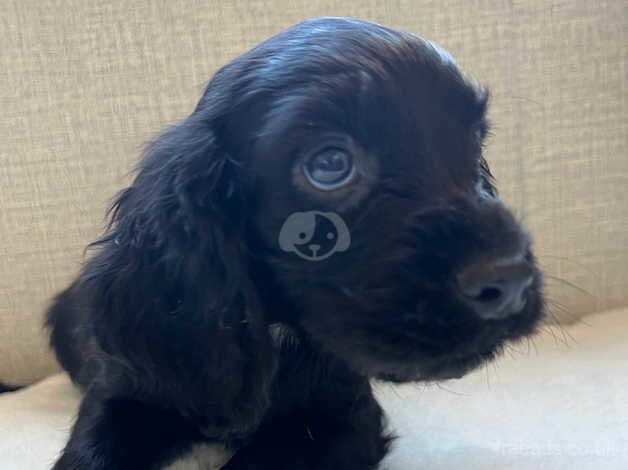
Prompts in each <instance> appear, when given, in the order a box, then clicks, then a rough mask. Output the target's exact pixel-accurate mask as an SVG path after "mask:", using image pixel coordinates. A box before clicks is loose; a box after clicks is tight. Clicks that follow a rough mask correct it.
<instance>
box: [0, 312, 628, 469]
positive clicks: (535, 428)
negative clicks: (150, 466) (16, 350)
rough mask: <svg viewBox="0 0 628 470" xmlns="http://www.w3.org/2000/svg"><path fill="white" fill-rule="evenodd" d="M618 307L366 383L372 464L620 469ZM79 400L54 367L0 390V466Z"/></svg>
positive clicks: (38, 441) (205, 451)
mask: <svg viewBox="0 0 628 470" xmlns="http://www.w3.org/2000/svg"><path fill="white" fill-rule="evenodd" d="M626 315H628V310H627V309H623V310H616V311H613V312H607V313H604V314H598V315H594V316H591V317H588V318H587V320H586V323H580V324H578V325H574V326H571V327H565V328H564V331H561V330H554V331H550V330H548V331H546V332H545V333H544V334H542V335H541V336H539V337H537V338H536V339H535V340H534V341H533V342H532V343H530V344H529V345H528V344H527V343H524V344H521V345H518V346H516V347H515V348H513V350H512V351H510V353H509V354H506V355H505V356H504V357H502V358H501V359H500V360H499V361H497V362H496V363H494V364H492V365H489V366H488V367H487V368H486V369H482V370H478V371H477V372H474V373H472V374H471V375H469V376H467V377H465V378H463V379H461V380H454V381H448V382H446V383H444V384H442V385H440V386H425V385H404V386H396V387H393V386H392V385H385V384H376V390H377V394H378V397H379V400H380V403H382V405H383V406H384V408H385V409H386V412H387V414H388V416H389V418H390V427H391V429H393V430H394V431H396V433H397V434H398V435H399V436H400V437H399V439H398V440H397V441H396V442H395V445H394V450H393V452H392V454H391V455H390V456H389V457H387V459H386V460H385V463H384V464H383V465H382V468H383V469H388V470H419V469H430V470H459V469H461V468H464V469H466V470H487V469H514V470H524V469H525V470H528V469H529V470H533V469H539V468H541V469H543V468H545V469H552V470H563V469H564V470H573V469H578V470H599V469H601V468H603V469H606V470H615V469H616V470H620V469H626V468H628V401H627V400H626V390H628V374H626V368H627V366H628V329H627V328H626V327H625V323H626V322H625V318H626ZM79 398H80V397H79V393H78V392H77V391H76V390H75V389H74V388H73V387H72V385H71V384H70V382H69V380H68V378H67V376H66V375H64V374H59V375H55V376H52V377H50V378H48V379H46V380H44V381H43V382H40V383H38V384H36V385H33V386H31V387H29V388H27V389H26V390H23V391H20V392H15V393H11V394H8V395H5V396H3V397H2V398H0V436H2V438H0V462H1V463H0V467H2V468H3V469H4V470H44V469H47V468H49V467H50V465H51V463H52V462H53V461H54V459H55V456H56V455H57V454H58V452H59V451H60V449H61V448H62V447H63V444H64V443H65V440H66V439H67V435H68V431H69V428H70V425H71V423H72V421H73V417H74V414H75V411H76V409H77V406H78V403H79ZM129 445H133V443H129ZM225 458H226V454H225V453H224V451H222V450H221V449H220V448H218V447H217V446H212V447H209V448H207V447H197V448H196V449H195V450H194V452H193V453H192V454H190V455H188V456H187V457H186V458H185V459H183V460H182V461H179V462H177V463H176V464H175V465H173V466H172V467H171V470H174V469H177V470H202V469H203V470H207V469H213V468H217V467H218V466H219V465H220V463H222V462H223V461H224V459H225Z"/></svg>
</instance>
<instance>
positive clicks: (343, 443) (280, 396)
mask: <svg viewBox="0 0 628 470" xmlns="http://www.w3.org/2000/svg"><path fill="white" fill-rule="evenodd" d="M384 426H385V420H384V416H383V412H382V410H381V408H380V406H379V404H378V403H377V402H376V401H375V398H374V397H373V394H372V391H371V387H370V384H369V382H368V380H367V379H366V378H364V377H361V376H358V375H357V374H355V373H354V372H352V371H351V370H349V369H348V368H346V367H345V366H344V365H343V364H339V363H338V362H336V361H335V360H333V359H323V358H322V357H321V356H320V355H318V354H317V353H316V352H315V351H314V350H313V349H311V348H308V349H304V348H303V344H301V345H300V346H299V347H298V349H296V350H295V349H294V348H290V350H289V351H287V353H285V354H284V353H282V358H281V363H280V371H279V375H278V376H277V382H276V384H275V392H274V396H273V404H272V407H271V410H270V412H269V414H268V416H267V418H266V420H265V421H264V423H263V424H262V426H261V427H260V429H258V431H256V432H255V433H254V434H253V435H252V436H251V438H250V439H249V440H248V442H247V444H245V445H244V446H243V447H241V448H240V449H239V450H238V451H237V452H236V454H235V455H234V456H233V457H232V459H231V460H230V461H229V462H228V463H227V464H226V466H225V467H223V470H335V469H338V470H358V469H359V470H368V469H374V468H376V467H377V464H378V463H379V462H380V461H381V459H382V458H383V457H384V456H385V455H386V453H387V451H388V448H389V445H390V441H391V439H392V438H391V436H389V435H387V434H386V433H385V430H384Z"/></svg>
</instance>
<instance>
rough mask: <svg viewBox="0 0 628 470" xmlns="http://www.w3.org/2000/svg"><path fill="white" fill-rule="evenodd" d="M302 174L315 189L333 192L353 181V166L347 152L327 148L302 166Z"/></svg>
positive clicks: (335, 148)
mask: <svg viewBox="0 0 628 470" xmlns="http://www.w3.org/2000/svg"><path fill="white" fill-rule="evenodd" d="M303 172H304V174H305V177H306V178H307V180H308V181H309V183H310V184H311V185H312V186H314V187H315V188H317V189H320V190H322V191H333V190H335V189H338V188H341V187H343V186H345V185H346V184H347V183H349V182H350V181H351V180H352V179H353V177H354V176H355V165H354V163H353V158H352V157H351V155H350V154H349V153H347V151H345V150H343V149H341V148H337V147H327V148H324V149H323V150H321V151H320V152H318V153H316V154H315V155H314V156H312V157H311V158H310V159H309V160H308V161H307V162H306V163H305V164H304V165H303Z"/></svg>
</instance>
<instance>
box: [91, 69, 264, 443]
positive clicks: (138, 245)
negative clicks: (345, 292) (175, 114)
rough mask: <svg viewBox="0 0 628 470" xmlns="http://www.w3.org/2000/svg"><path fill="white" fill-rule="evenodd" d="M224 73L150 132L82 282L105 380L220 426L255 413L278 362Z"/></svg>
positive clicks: (236, 426)
mask: <svg viewBox="0 0 628 470" xmlns="http://www.w3.org/2000/svg"><path fill="white" fill-rule="evenodd" d="M215 81H216V79H215V80H214V83H210V85H209V88H208V90H207V91H206V93H205V96H204V98H203V101H201V104H199V106H198V107H197V108H196V110H195V111H194V113H193V114H192V115H191V116H190V117H188V118H187V119H186V120H184V121H183V122H181V123H179V124H177V125H174V126H173V127H171V128H170V129H168V130H167V131H166V132H164V133H163V134H162V135H161V136H160V137H158V138H157V139H156V140H155V141H154V142H153V143H152V144H150V146H149V147H148V149H147V151H146V154H145V156H144V159H143V160H142V163H141V165H140V168H139V172H138V174H137V177H136V179H135V181H134V182H133V184H132V185H131V186H130V187H129V188H127V189H126V190H124V191H123V192H122V193H121V194H120V195H119V196H118V198H117V200H116V201H115V203H114V205H113V206H112V211H111V222H110V227H109V230H108V233H107V234H106V235H105V236H104V237H103V238H102V239H101V240H100V241H98V242H97V243H96V244H95V245H96V247H97V248H98V249H99V252H98V253H97V254H96V255H95V256H94V257H93V258H92V259H91V260H90V261H89V263H88V264H87V265H86V267H85V269H84V271H83V274H82V276H81V278H80V282H81V284H82V285H83V286H84V287H85V288H87V290H88V293H89V297H90V309H91V315H92V317H91V318H92V325H91V326H92V328H93V331H94V333H95V337H96V341H97V343H98V348H99V350H100V352H101V353H102V357H103V358H104V360H103V362H104V365H105V367H104V368H103V370H104V373H105V374H106V375H107V376H106V377H105V380H109V381H111V380H113V378H114V377H116V379H115V380H117V381H118V382H119V383H120V384H121V385H120V387H122V388H123V392H122V393H131V394H134V395H138V396H142V397H147V399H149V400H157V401H159V402H160V403H163V404H166V405H169V406H173V407H176V408H177V409H178V410H179V411H180V412H181V413H183V414H184V415H186V416H190V417H194V418H196V419H200V420H202V421H203V423H202V424H203V425H204V426H206V431H207V433H210V434H211V433H214V434H216V435H219V434H220V433H221V432H223V431H226V430H227V429H229V431H230V433H233V432H234V431H235V432H236V433H237V432H238V430H242V431H245V430H246V429H247V428H248V427H249V426H255V425H256V423H257V421H258V420H259V419H260V418H261V416H262V414H263V412H264V411H265V408H266V406H267V404H268V392H269V387H270V383H271V380H272V375H273V373H274V370H275V367H276V365H275V357H274V353H273V348H272V344H271V340H270V337H269V334H268V331H267V328H266V325H265V323H264V318H263V312H262V310H261V306H260V301H259V299H258V295H257V291H256V285H255V282H254V281H253V279H251V278H250V274H249V266H248V263H247V258H246V256H245V254H244V251H245V249H244V244H245V243H246V237H245V234H244V227H245V220H244V214H246V209H247V208H246V200H245V197H244V190H243V187H242V176H241V174H240V173H241V171H242V168H241V167H240V165H239V163H237V162H235V161H234V160H233V158H232V157H231V156H230V155H229V154H228V152H227V151H226V150H225V146H224V142H221V136H220V135H219V132H220V129H221V128H222V126H224V116H225V114H226V111H225V109H224V108H225V106H226V103H228V97H225V96H222V95H221V93H220V90H218V91H217V90H216V88H218V86H219V85H217V84H216V83H215ZM212 99H213V100H215V102H216V104H212V102H211V101H212Z"/></svg>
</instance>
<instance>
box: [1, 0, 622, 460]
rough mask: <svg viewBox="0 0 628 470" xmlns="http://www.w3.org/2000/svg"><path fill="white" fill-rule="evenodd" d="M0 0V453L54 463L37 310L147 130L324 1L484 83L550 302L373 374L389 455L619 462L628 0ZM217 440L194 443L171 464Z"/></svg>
mask: <svg viewBox="0 0 628 470" xmlns="http://www.w3.org/2000/svg"><path fill="white" fill-rule="evenodd" d="M1 7H2V17H1V21H0V38H1V41H2V46H1V47H0V105H1V112H0V136H1V137H2V145H0V241H1V242H2V243H0V382H3V383H12V384H21V385H27V384H33V385H30V386H29V387H27V388H25V389H23V390H21V391H18V392H14V393H6V394H2V395H0V468H3V469H20V470H21V469H45V468H49V466H50V464H51V462H52V461H53V460H54V458H55V456H56V455H57V453H58V452H59V450H60V448H61V446H62V445H63V442H64V440H65V438H66V437H67V432H68V429H69V427H70V426H71V423H72V419H73V415H74V413H75V411H76V407H77V404H78V400H79V396H78V392H76V391H75V390H74V389H73V388H72V386H71V385H70V384H69V382H68V380H67V378H66V377H65V375H63V374H60V373H59V372H58V367H57V366H56V365H55V362H54V359H53V357H52V355H51V354H50V352H49V351H48V349H47V346H46V339H45V335H44V333H43V331H42V328H41V320H42V314H43V312H44V310H45V307H46V305H47V303H48V301H49V299H50V297H51V295H53V293H54V292H55V291H57V290H59V289H60V288H62V287H63V286H64V285H65V284H66V283H67V282H68V280H69V279H70V278H71V277H72V275H74V274H75V273H76V271H77V269H78V267H79V265H80V263H81V260H82V256H83V247H84V245H85V244H86V243H87V242H89V241H90V240H92V239H93V238H94V237H96V236H97V234H98V233H99V232H100V230H101V228H102V226H103V215H104V211H105V208H106V206H107V204H108V201H109V199H110V197H111V196H112V195H113V194H114V193H115V191H116V190H118V189H120V188H121V187H123V186H124V185H125V184H126V183H127V182H128V180H129V175H128V172H129V170H130V169H131V168H132V166H133V164H134V163H135V161H136V159H137V156H138V154H139V149H140V147H141V144H143V143H144V142H145V141H146V140H148V139H149V138H150V137H151V135H153V134H154V133H155V132H157V131H158V130H159V129H160V128H161V127H162V126H164V125H165V124H166V123H168V122H171V121H173V120H176V119H178V118H181V117H183V116H185V114H186V113H187V112H189V111H190V110H191V109H192V107H193V106H194V104H195V101H196V100H197V98H198V97H199V95H200V92H201V90H202V87H203V85H204V83H205V82H206V81H207V80H208V78H209V77H210V76H211V74H212V73H213V71H215V70H216V68H217V67H218V66H219V65H220V64H223V63H225V62H227V61H228V60H230V59H231V58H232V57H234V56H235V55H236V54H238V53H240V52H242V51H244V50H246V49H247V48H249V47H250V46H252V45H254V44H255V43H257V42H258V41H260V40H262V39H264V38H265V37H267V36H269V35H270V34H272V33H275V32H277V31H279V30H280V29H282V28H283V27H285V26H288V25H290V24H292V23H294V22H296V21H298V20H300V19H302V18H305V17H310V16H318V15H349V16H356V17H360V18H364V19H370V20H374V21H378V22H381V23H384V24H386V25H390V26H393V27H398V28H402V29H406V30H408V31H411V32H414V33H417V34H420V35H423V36H425V37H427V38H429V39H432V40H435V41H436V42H438V43H439V44H441V45H442V46H444V47H445V48H447V49H448V50H449V51H451V52H452V54H453V55H455V56H456V58H457V60H458V62H459V64H460V65H461V66H462V67H463V68H464V69H465V70H466V71H467V72H469V74H471V75H472V76H474V77H475V78H477V79H478V80H480V81H481V82H483V83H486V84H487V85H489V86H490V87H491V89H492V108H491V118H492V120H493V122H494V126H493V133H494V136H493V137H492V138H491V140H490V143H489V146H488V149H487V158H488V159H489V161H490V162H491V164H492V167H493V170H494V173H495V174H496V176H497V179H498V183H499V187H500V189H501V194H502V197H503V198H504V199H505V200H507V201H508V202H509V203H510V204H511V205H512V206H513V207H515V208H516V211H517V214H518V215H519V216H520V217H521V218H522V219H524V220H525V222H526V224H527V225H528V227H529V228H530V230H531V231H532V233H533V235H534V237H535V240H536V249H537V253H538V254H539V257H540V259H541V262H542V264H543V266H544V268H545V270H546V273H547V290H548V298H549V299H550V300H549V311H550V313H551V316H552V318H551V319H550V324H548V326H547V327H546V331H545V332H544V333H543V334H542V335H541V336H539V337H538V338H536V339H535V340H534V341H533V342H531V343H529V344H526V343H524V344H522V345H519V346H517V347H516V348H515V349H514V350H513V351H511V354H509V355H506V357H504V358H503V359H501V360H500V361H499V362H497V363H496V364H494V365H490V366H488V367H487V368H485V369H483V370H480V371H477V372H476V373H473V374H471V375H470V376H468V377H466V378H464V379H462V380H459V381H451V382H447V383H445V384H440V385H432V386H425V385H407V386H402V387H392V386H390V385H384V384H378V385H377V388H378V393H379V394H380V397H381V400H382V403H383V404H384V406H385V408H386V409H387V411H388V413H389V415H390V417H391V426H392V427H394V428H396V429H397V432H398V434H400V435H401V436H402V437H401V438H400V439H399V440H398V441H397V444H396V445H395V449H394V452H393V453H392V455H391V456H390V457H389V459H388V460H387V463H386V465H385V466H384V467H385V468H390V469H391V470H399V469H419V468H429V469H458V468H472V469H476V468H477V469H487V468H495V469H504V468H509V469H510V468H514V469H524V468H526V469H527V468H548V469H558V468H570V469H572V468H577V469H581V468H591V469H597V468H611V469H614V468H617V469H620V468H628V400H627V399H626V396H627V395H628V374H626V371H627V369H628V327H627V326H626V325H627V324H628V132H627V127H628V93H627V89H626V88H627V79H626V68H627V67H628V46H627V45H628V37H627V36H628V9H627V8H626V6H625V1H623V0H616V1H611V0H607V1H605V0H600V1H598V2H589V1H584V0H581V1H571V2H562V3H557V2H549V1H541V0H527V1H526V0H521V1H514V2H506V1H467V0H445V1H432V2H429V1H415V0H396V1H389V2H384V1H381V0H371V1H368V0H358V1H346V2H340V1H335V0H315V1H311V0H310V1H305V0H292V1H288V0H276V1H274V0H252V1H246V0H237V1H231V2H218V1H207V2H203V1H195V2H188V1H184V0H176V1H171V2H166V1H165V0H164V1H163V2H149V1H146V2H143V1H140V2H123V1H119V2H118V1H113V2H96V1H94V2H92V1H89V2H84V1H82V0H67V1H65V2H60V1H53V0H38V1H35V0H33V1H30V0H28V1H23V0H5V1H4V2H3V3H2V5H1ZM582 317H584V318H582ZM581 318H582V319H581ZM554 321H560V322H562V323H563V326H562V329H559V328H558V327H556V326H555V325H554V326H552V325H553V324H552V322H554ZM568 323H569V324H571V325H567V324H568ZM130 445H131V443H130ZM221 458H224V455H222V454H221V451H220V450H219V449H218V450H217V449H209V450H208V449H196V451H195V453H194V454H193V455H192V456H190V457H189V458H188V459H187V461H186V463H184V462H180V463H178V464H177V465H178V466H179V468H186V469H193V468H212V464H211V463H208V462H211V461H213V462H214V465H218V464H219V463H220V460H221ZM201 462H205V463H201Z"/></svg>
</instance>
